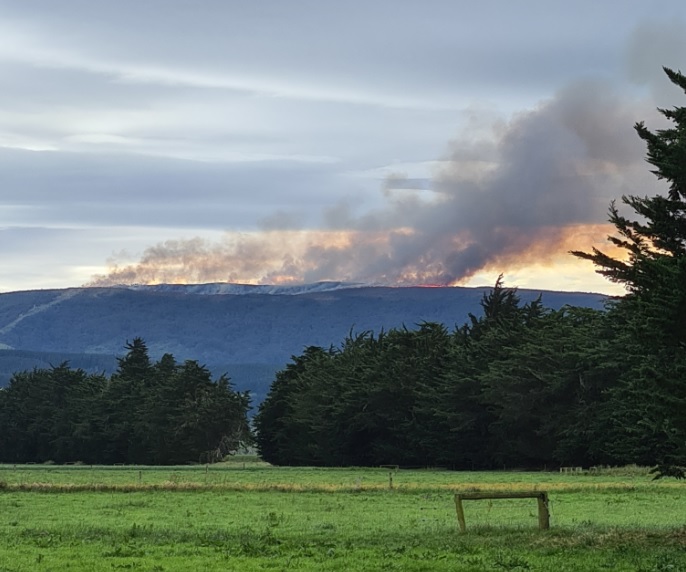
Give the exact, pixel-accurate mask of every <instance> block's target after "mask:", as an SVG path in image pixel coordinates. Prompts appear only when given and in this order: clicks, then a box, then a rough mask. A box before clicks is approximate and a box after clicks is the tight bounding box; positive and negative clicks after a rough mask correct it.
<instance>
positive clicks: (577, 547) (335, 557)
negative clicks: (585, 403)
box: [0, 462, 686, 572]
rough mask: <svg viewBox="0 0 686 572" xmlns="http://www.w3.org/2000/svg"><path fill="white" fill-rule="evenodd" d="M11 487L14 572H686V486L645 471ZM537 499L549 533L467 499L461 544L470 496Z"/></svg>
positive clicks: (89, 481)
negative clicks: (461, 494)
mask: <svg viewBox="0 0 686 572" xmlns="http://www.w3.org/2000/svg"><path fill="white" fill-rule="evenodd" d="M0 481H2V482H3V483H5V486H4V488H3V489H2V490H1V491H0V571H29V570H31V571H34V570H46V571H47V570H55V571H56V570H74V571H80V570H108V571H111V570H146V571H158V572H161V571H172V570H217V571H219V570H222V571H225V570H237V571H238V570H240V571H244V570H246V571H251V570H312V571H314V570H324V571H328V570H341V571H343V570H403V571H404V570H408V571H420V570H426V571H429V570H431V571H433V570H439V571H441V570H446V571H447V570H474V571H477V570H478V571H482V570H497V571H502V570H540V571H547V570H569V571H577V570H578V571H581V570H584V571H585V570H627V571H628V570H632V571H640V572H648V571H658V572H661V571H665V572H666V571H670V572H676V571H680V570H681V571H686V526H685V524H686V486H684V485H683V484H679V483H675V482H673V481H672V482H669V481H660V482H654V481H651V480H650V478H649V477H648V476H647V475H646V473H645V471H626V472H624V473H623V474H621V475H618V474H610V473H608V474H601V475H597V476H590V475H560V474H559V473H523V472H522V473H512V472H507V473H506V472H491V473H454V472H449V471H428V470H426V471H404V470H401V471H397V472H394V473H393V488H390V486H389V485H390V483H389V471H388V470H382V469H285V468H273V467H268V466H264V465H254V466H250V464H249V463H247V462H246V467H245V468H243V465H242V462H241V463H238V464H236V463H234V464H228V465H223V466H213V467H210V468H209V469H206V468H205V467H204V466H196V467H174V468H159V467H156V468H153V467H146V468H137V467H114V468H101V467H96V468H92V469H91V468H90V467H83V466H70V467H57V466H28V467H27V466H23V467H16V468H15V467H13V466H3V467H0ZM36 483H44V484H45V483H47V484H48V486H46V485H42V486H32V485H35V484H36ZM75 484H76V485H80V486H79V487H78V488H74V486H73V485H75ZM107 487H109V488H107ZM524 488H529V489H532V488H538V489H540V490H548V491H549V493H550V505H551V525H552V527H551V529H550V530H549V531H539V530H537V529H536V524H537V515H536V502H535V500H533V499H517V500H495V501H486V500H483V501H465V503H464V504H465V515H466V521H467V527H468V530H467V533H466V534H460V533H459V532H458V526H457V519H456V516H455V506H454V502H453V494H452V492H453V491H454V490H474V489H484V490H507V489H517V490H521V489H524ZM39 491H41V492H39ZM124 491H127V492H124Z"/></svg>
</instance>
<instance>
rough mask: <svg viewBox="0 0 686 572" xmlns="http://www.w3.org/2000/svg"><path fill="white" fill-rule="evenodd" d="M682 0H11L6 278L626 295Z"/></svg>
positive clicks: (3, 37) (0, 115)
mask: <svg viewBox="0 0 686 572" xmlns="http://www.w3.org/2000/svg"><path fill="white" fill-rule="evenodd" d="M662 66H667V67H670V68H673V69H684V70H686V3H684V2H682V1H681V0H654V1H652V2H641V1H638V0H633V1H627V0H604V1H603V2H598V1H597V0H577V2H551V1H550V0H520V1H518V2H508V1H506V0H498V1H496V0H482V1H481V2H466V1H463V0H422V1H421V2H420V1H418V0H417V1H409V0H365V1H362V0H347V1H346V2H329V1H326V0H312V1H310V0H292V1H289V2H284V1H283V0H259V1H255V2H243V1H238V0H193V1H190V0H119V1H117V2H96V1H93V0H60V1H59V2H55V1H54V0H0V82H2V85H1V86H0V292H8V291H17V290H30V289H43V288H66V287H75V286H82V285H112V284H125V283H160V282H168V283H203V282H227V281H228V282H242V283H307V282H315V281H320V280H344V281H353V282H364V283H370V284H386V285H399V286H400V285H418V284H421V285H423V284H436V285H492V284H493V283H495V280H496V278H497V276H498V275H499V274H501V273H502V274H503V275H504V280H505V284H506V285H508V286H517V287H522V288H535V289H554V290H568V291H595V292H606V293H621V291H622V289H621V287H620V286H619V285H615V284H611V283H609V282H607V281H606V280H605V279H603V278H602V277H600V276H598V275H597V274H596V273H595V272H594V268H593V265H592V264H591V263H589V262H587V261H582V260H577V259H576V258H574V257H572V256H571V255H570V254H569V251H570V250H572V249H580V250H588V249H590V248H591V247H592V246H594V245H595V246H597V247H600V248H603V249H605V250H607V251H608V252H610V253H611V251H610V250H608V248H607V246H606V245H607V241H606V237H607V235H608V234H611V233H612V228H611V227H610V226H609V225H608V224H607V222H606V221H607V209H608V206H609V204H610V201H612V200H613V199H619V198H620V197H621V196H622V195H623V194H636V195H641V196H643V195H650V194H655V193H656V192H664V190H665V186H664V183H660V182H658V181H656V180H655V178H654V177H653V176H652V175H651V174H650V172H649V166H648V165H647V164H646V163H645V159H644V157H645V148H644V146H643V144H642V142H641V141H640V139H638V137H637V136H636V134H635V132H634V130H633V125H634V123H635V122H636V121H645V122H646V124H647V125H648V127H649V128H651V129H655V128H660V127H663V126H664V123H661V117H660V116H659V114H658V113H657V112H656V107H658V106H662V107H671V106H674V105H683V97H684V94H683V93H680V92H679V90H677V89H676V88H675V87H674V86H673V85H672V84H670V83H669V81H668V79H667V78H666V76H665V75H664V73H663V71H662Z"/></svg>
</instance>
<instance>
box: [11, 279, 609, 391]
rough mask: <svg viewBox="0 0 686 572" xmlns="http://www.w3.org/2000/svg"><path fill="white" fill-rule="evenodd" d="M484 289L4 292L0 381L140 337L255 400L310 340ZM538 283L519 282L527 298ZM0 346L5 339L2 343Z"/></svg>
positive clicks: (100, 361) (110, 356)
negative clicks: (526, 286) (530, 287)
mask: <svg viewBox="0 0 686 572" xmlns="http://www.w3.org/2000/svg"><path fill="white" fill-rule="evenodd" d="M484 291H487V289H483V288H481V289H475V288H380V287H360V286H359V285H355V284H345V283H319V284H311V285H301V286H298V287H295V286H284V287H279V286H269V287H267V286H247V285H235V284H205V285H197V284H196V285H188V286H183V285H161V286H149V287H144V286H136V287H130V288H129V287H121V288H75V289H69V290H45V291H35V292H12V293H7V294H0V386H2V385H6V383H7V382H8V381H9V379H10V378H11V376H12V374H13V373H14V372H17V371H23V370H26V369H28V370H30V369H33V368H34V367H38V368H49V367H50V366H51V365H58V364H60V363H62V362H63V361H68V362H69V364H70V365H71V366H72V367H74V368H80V369H83V370H84V371H86V372H87V373H94V374H98V373H104V374H105V375H111V374H112V373H113V372H114V371H115V369H116V365H117V362H116V359H115V356H120V355H121V353H122V348H123V345H124V343H125V342H126V341H127V340H132V339H133V338H134V337H141V338H143V339H144V340H145V341H146V344H147V346H148V348H149V351H150V355H151V357H153V358H154V359H159V358H161V357H162V356H163V355H164V354H165V353H171V354H173V355H174V356H176V357H177V359H179V360H181V361H183V360H186V359H193V360H197V361H198V362H200V363H202V364H203V365H205V366H207V368H208V369H209V370H210V371H211V372H212V373H213V374H214V375H217V376H219V375H222V374H227V375H228V376H229V377H230V378H231V380H232V381H233V383H234V384H235V386H236V387H237V388H238V389H240V390H241V391H242V390H250V391H251V393H252V395H253V398H254V402H255V403H259V402H260V401H261V400H262V399H263V397H264V395H265V394H266V391H267V389H268V386H269V384H270V383H271V382H272V380H273V378H274V373H275V372H276V371H278V370H279V369H281V368H283V367H284V366H285V364H286V363H287V361H288V360H289V359H290V358H291V356H293V355H298V354H300V353H301V352H302V351H303V349H304V348H306V347H307V346H310V345H320V346H322V347H328V346H330V345H337V344H339V343H340V341H341V340H342V339H343V338H344V337H345V336H346V335H347V334H348V333H350V332H351V331H353V332H362V331H366V330H374V331H378V330H380V329H382V328H385V329H388V328H393V327H400V326H402V325H403V324H404V325H406V326H408V327H414V326H415V325H416V324H418V323H420V322H422V321H434V322H439V323H443V324H445V325H446V327H448V328H453V327H454V326H455V325H460V324H462V323H464V321H465V320H466V319H467V316H468V314H469V313H470V312H477V313H478V312H479V299H480V298H481V295H482V294H483V292H484ZM539 294H540V293H539V292H535V291H522V292H521V293H520V295H521V296H522V299H524V300H532V299H534V298H536V297H537V296H538V295H539ZM543 296H544V300H545V301H546V304H548V305H549V306H551V307H554V308H559V307H561V306H563V305H564V304H578V305H583V306H590V307H595V308H600V307H601V306H602V303H603V301H604V299H605V297H604V296H601V295H598V294H582V293H567V292H545V293H544V294H543ZM2 348H4V349H2Z"/></svg>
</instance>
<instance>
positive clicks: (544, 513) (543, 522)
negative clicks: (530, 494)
mask: <svg viewBox="0 0 686 572" xmlns="http://www.w3.org/2000/svg"><path fill="white" fill-rule="evenodd" d="M538 528H540V529H541V530H548V529H549V528H550V511H549V510H548V493H541V494H540V496H539V497H538Z"/></svg>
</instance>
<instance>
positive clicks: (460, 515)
mask: <svg viewBox="0 0 686 572" xmlns="http://www.w3.org/2000/svg"><path fill="white" fill-rule="evenodd" d="M455 510H456V511H457V522H458V523H459V525H460V532H466V530H467V525H466V523H465V521H464V507H463V506H462V495H459V494H457V495H455Z"/></svg>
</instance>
